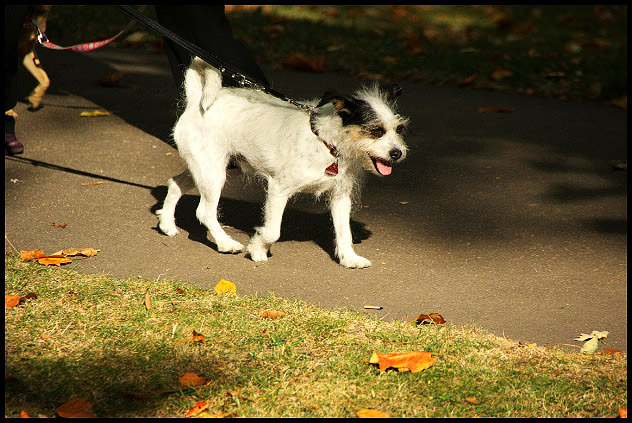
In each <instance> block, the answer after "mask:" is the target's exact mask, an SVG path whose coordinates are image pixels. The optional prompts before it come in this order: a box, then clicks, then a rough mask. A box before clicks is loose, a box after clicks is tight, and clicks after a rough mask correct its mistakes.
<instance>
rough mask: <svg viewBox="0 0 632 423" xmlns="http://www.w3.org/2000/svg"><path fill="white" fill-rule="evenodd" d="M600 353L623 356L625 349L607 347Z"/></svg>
mask: <svg viewBox="0 0 632 423" xmlns="http://www.w3.org/2000/svg"><path fill="white" fill-rule="evenodd" d="M599 354H602V355H609V356H611V357H623V351H619V350H611V349H605V350H603V351H600V352H599Z"/></svg>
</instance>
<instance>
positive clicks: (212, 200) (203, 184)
mask: <svg viewBox="0 0 632 423" xmlns="http://www.w3.org/2000/svg"><path fill="white" fill-rule="evenodd" d="M209 170H210V169H209V168H208V164H207V168H206V169H205V171H204V173H203V175H204V176H209V177H208V178H205V179H204V180H199V181H197V183H196V185H197V187H198V191H200V204H199V205H198V208H197V210H196V212H195V214H196V216H197V218H198V220H199V221H200V222H202V224H203V225H204V226H206V227H207V228H208V231H209V234H210V236H211V239H212V241H213V242H215V245H217V250H218V251H219V252H221V253H238V252H240V251H241V250H243V248H244V246H243V245H241V243H239V242H237V241H235V240H234V239H233V238H231V237H230V236H229V235H228V234H227V233H226V232H225V231H224V229H223V228H222V225H221V224H220V223H219V221H218V220H217V205H218V203H219V198H220V195H221V193H222V188H223V186H224V182H225V181H226V163H224V165H223V167H217V168H216V169H215V170H214V171H209ZM197 175H201V173H199V172H198V173H197Z"/></svg>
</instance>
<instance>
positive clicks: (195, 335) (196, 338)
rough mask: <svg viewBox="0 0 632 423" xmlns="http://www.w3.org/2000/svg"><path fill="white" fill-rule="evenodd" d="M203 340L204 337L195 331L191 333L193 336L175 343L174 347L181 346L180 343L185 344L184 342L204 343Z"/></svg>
mask: <svg viewBox="0 0 632 423" xmlns="http://www.w3.org/2000/svg"><path fill="white" fill-rule="evenodd" d="M205 339H206V338H205V337H204V335H202V334H201V333H197V332H196V331H193V335H191V336H189V337H188V338H183V339H181V340H179V341H178V342H176V345H178V344H181V343H182V342H186V341H193V342H204V340H205Z"/></svg>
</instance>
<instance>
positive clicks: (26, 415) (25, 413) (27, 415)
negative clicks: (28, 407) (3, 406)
mask: <svg viewBox="0 0 632 423" xmlns="http://www.w3.org/2000/svg"><path fill="white" fill-rule="evenodd" d="M20 418H21V419H30V418H31V416H29V413H27V412H26V411H24V410H22V412H21V413H20Z"/></svg>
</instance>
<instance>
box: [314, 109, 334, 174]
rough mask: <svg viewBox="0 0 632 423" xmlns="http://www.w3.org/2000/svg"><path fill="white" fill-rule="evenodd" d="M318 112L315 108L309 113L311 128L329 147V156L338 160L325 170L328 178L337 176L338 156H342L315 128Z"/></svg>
mask: <svg viewBox="0 0 632 423" xmlns="http://www.w3.org/2000/svg"><path fill="white" fill-rule="evenodd" d="M317 110H318V109H316V108H313V109H312V110H310V111H309V126H310V127H311V129H312V133H313V134H314V135H316V136H317V137H318V139H319V140H320V141H321V142H322V143H323V144H325V147H327V150H329V154H331V155H332V156H334V157H335V158H336V161H335V162H333V163H332V164H331V165H329V166H328V167H327V168H326V169H325V174H327V175H328V176H335V175H337V174H338V156H340V152H339V151H338V149H337V148H336V146H335V145H333V144H330V143H328V142H327V141H325V140H324V139H323V138H321V136H320V135H319V134H318V129H316V127H315V126H314V116H315V115H316V111H317Z"/></svg>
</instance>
